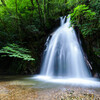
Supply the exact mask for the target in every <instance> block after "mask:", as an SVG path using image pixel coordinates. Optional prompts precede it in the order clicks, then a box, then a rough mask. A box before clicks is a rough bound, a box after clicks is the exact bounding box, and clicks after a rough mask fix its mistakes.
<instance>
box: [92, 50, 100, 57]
mask: <svg viewBox="0 0 100 100" xmlns="http://www.w3.org/2000/svg"><path fill="white" fill-rule="evenodd" d="M93 50H94V52H95V54H96V55H97V56H100V48H93Z"/></svg>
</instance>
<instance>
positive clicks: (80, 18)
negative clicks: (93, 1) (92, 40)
mask: <svg viewBox="0 0 100 100" xmlns="http://www.w3.org/2000/svg"><path fill="white" fill-rule="evenodd" d="M95 15H96V13H95V12H92V11H91V10H90V9H89V7H88V6H86V5H85V4H83V5H78V6H77V7H75V8H74V10H73V13H71V22H72V24H74V25H76V26H78V27H79V28H80V30H81V32H82V34H83V35H84V36H87V35H90V34H92V30H93V27H92V23H91V21H93V20H94V19H95Z"/></svg>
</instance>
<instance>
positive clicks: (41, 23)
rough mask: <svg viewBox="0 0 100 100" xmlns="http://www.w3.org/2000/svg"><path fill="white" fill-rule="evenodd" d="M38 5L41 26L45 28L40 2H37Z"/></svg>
mask: <svg viewBox="0 0 100 100" xmlns="http://www.w3.org/2000/svg"><path fill="white" fill-rule="evenodd" d="M36 3H37V5H38V12H39V18H40V22H41V23H40V24H41V25H42V26H43V21H42V17H41V13H42V12H41V8H40V4H39V2H38V0H36Z"/></svg>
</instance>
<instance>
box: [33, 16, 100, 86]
mask: <svg viewBox="0 0 100 100" xmlns="http://www.w3.org/2000/svg"><path fill="white" fill-rule="evenodd" d="M60 20H61V25H60V27H59V28H58V29H57V30H56V31H55V32H53V34H52V36H49V37H48V38H47V41H46V44H45V45H46V49H45V50H44V57H43V63H42V66H41V72H40V74H39V75H37V76H35V77H34V78H35V79H39V80H45V81H48V82H57V83H59V82H60V83H66V84H67V83H68V84H83V85H89V86H90V85H93V86H100V83H99V82H97V79H94V78H92V76H91V73H90V71H89V69H88V67H87V65H86V61H85V58H84V55H83V52H82V51H83V50H82V47H81V44H79V42H78V39H77V36H76V33H75V30H74V29H73V27H71V22H70V16H68V17H67V20H66V17H61V18H60ZM95 80H96V81H95Z"/></svg>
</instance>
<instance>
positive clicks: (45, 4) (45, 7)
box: [44, 0, 46, 24]
mask: <svg viewBox="0 0 100 100" xmlns="http://www.w3.org/2000/svg"><path fill="white" fill-rule="evenodd" d="M45 23H46V0H44V24H45Z"/></svg>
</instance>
